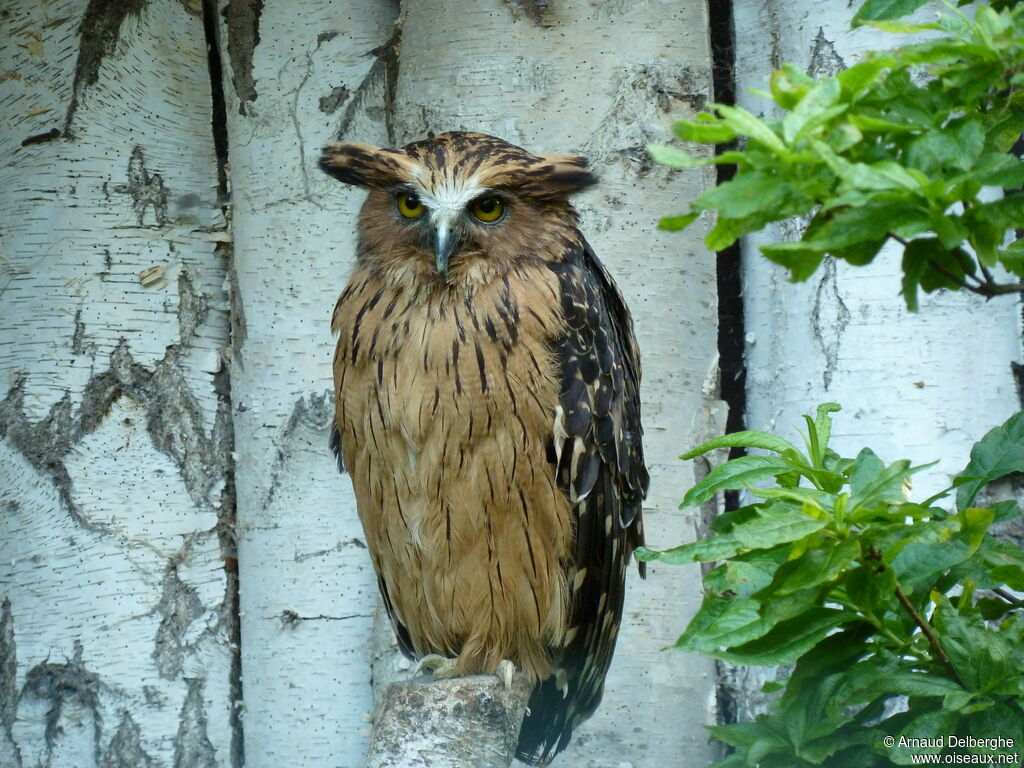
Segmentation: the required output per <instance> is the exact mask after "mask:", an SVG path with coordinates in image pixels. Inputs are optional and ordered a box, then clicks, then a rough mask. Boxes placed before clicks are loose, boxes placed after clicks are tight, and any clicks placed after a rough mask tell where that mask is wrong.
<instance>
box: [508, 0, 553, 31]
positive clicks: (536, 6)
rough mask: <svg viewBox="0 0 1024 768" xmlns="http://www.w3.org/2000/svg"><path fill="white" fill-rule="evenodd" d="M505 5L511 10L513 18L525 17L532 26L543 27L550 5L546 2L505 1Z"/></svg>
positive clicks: (529, 0) (545, 0)
mask: <svg viewBox="0 0 1024 768" xmlns="http://www.w3.org/2000/svg"><path fill="white" fill-rule="evenodd" d="M505 5H507V6H508V7H509V8H510V9H511V10H512V17H513V18H515V19H519V18H522V17H523V16H526V17H527V18H528V19H529V20H530V21H532V22H533V23H534V24H541V25H543V24H544V21H545V18H544V17H545V14H547V12H548V11H550V10H551V5H552V4H551V3H550V2H549V1H548V0H505Z"/></svg>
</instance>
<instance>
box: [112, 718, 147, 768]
mask: <svg viewBox="0 0 1024 768" xmlns="http://www.w3.org/2000/svg"><path fill="white" fill-rule="evenodd" d="M155 765H156V762H155V761H154V760H153V758H151V757H150V756H149V755H148V754H146V751H145V750H144V749H143V748H142V732H141V730H140V729H139V726H138V724H137V723H136V722H135V721H134V720H133V719H132V716H131V715H130V714H129V713H128V712H127V711H124V712H122V713H121V722H120V724H118V726H117V731H116V732H115V733H114V737H113V738H112V739H111V740H110V745H109V746H108V747H107V750H106V751H105V752H104V753H103V759H102V760H101V761H100V766H101V768H152V766H155Z"/></svg>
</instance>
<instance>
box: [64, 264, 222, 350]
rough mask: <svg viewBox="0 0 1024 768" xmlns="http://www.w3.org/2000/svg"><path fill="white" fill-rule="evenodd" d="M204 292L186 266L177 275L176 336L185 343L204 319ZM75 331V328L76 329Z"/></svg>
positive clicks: (206, 306) (205, 305)
mask: <svg viewBox="0 0 1024 768" xmlns="http://www.w3.org/2000/svg"><path fill="white" fill-rule="evenodd" d="M207 308H208V305H207V301H206V294H205V293H201V292H199V291H197V290H196V289H195V286H194V284H193V283H192V276H191V275H190V274H189V269H188V268H187V267H186V268H184V269H182V270H181V274H180V275H178V338H179V339H180V340H181V342H182V343H184V344H187V343H188V342H189V341H190V340H191V339H192V337H193V336H194V335H195V333H196V329H197V328H198V327H199V326H200V325H201V324H202V322H203V320H205V319H206V310H207ZM76 333H77V329H76Z"/></svg>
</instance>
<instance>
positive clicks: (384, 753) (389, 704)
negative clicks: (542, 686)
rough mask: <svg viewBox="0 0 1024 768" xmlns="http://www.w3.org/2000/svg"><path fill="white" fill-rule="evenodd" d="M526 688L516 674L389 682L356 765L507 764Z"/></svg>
mask: <svg viewBox="0 0 1024 768" xmlns="http://www.w3.org/2000/svg"><path fill="white" fill-rule="evenodd" d="M530 691H531V686H530V685H529V683H528V682H527V680H526V678H525V676H523V675H521V674H520V675H516V676H515V678H514V679H513V682H512V686H511V687H510V688H508V689H506V688H505V685H504V683H503V682H502V681H501V680H499V679H498V678H497V677H496V676H493V675H479V676H474V677H457V678H453V679H451V680H436V681H425V680H420V679H416V680H412V681H409V682H402V683H393V684H392V685H391V686H390V687H389V688H388V691H387V693H386V694H385V696H384V699H383V701H382V702H381V704H380V707H379V709H378V712H377V717H376V721H375V723H374V726H373V737H372V739H371V742H370V749H369V752H368V753H367V756H366V759H365V760H364V761H363V765H362V768H508V766H509V765H510V764H511V762H512V758H513V757H514V756H515V749H516V743H517V741H518V737H519V726H520V725H521V724H522V721H523V716H524V714H525V713H526V703H527V701H528V700H529V697H530Z"/></svg>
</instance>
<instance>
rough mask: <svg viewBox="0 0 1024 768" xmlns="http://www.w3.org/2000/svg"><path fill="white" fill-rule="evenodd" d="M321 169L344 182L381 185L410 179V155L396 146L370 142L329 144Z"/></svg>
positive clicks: (368, 185) (325, 149)
mask: <svg viewBox="0 0 1024 768" xmlns="http://www.w3.org/2000/svg"><path fill="white" fill-rule="evenodd" d="M319 165H320V170H321V171H323V172H324V173H326V174H327V175H328V176H333V177H334V178H336V179H337V180H338V181H340V182H342V183H344V184H352V185H354V186H357V187H365V188H381V187H389V186H392V185H394V184H398V183H401V182H403V181H407V180H408V179H409V177H410V175H411V170H412V169H411V168H410V167H409V166H410V161H409V158H408V157H406V156H405V155H404V154H403V153H401V152H399V151H397V150H394V149H381V148H379V147H373V146H370V145H369V144H338V143H334V144H328V145H327V146H325V147H324V148H323V154H321V155H320V162H319Z"/></svg>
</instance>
